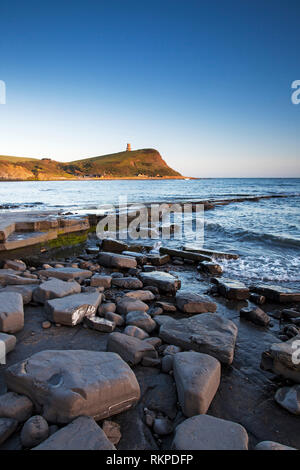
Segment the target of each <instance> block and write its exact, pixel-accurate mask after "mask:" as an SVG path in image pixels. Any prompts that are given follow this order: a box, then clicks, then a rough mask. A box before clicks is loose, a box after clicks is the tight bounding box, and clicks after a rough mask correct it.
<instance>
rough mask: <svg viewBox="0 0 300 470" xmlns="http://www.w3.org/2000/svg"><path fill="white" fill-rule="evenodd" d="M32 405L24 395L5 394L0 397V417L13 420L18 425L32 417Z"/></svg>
mask: <svg viewBox="0 0 300 470" xmlns="http://www.w3.org/2000/svg"><path fill="white" fill-rule="evenodd" d="M32 411H33V404H32V401H31V400H29V398H28V397H26V396H25V395H19V394H18V393H14V392H7V393H5V394H4V395H0V417H1V418H13V419H16V420H17V421H18V422H19V423H22V422H24V421H26V420H27V419H28V418H30V416H31V415H32Z"/></svg>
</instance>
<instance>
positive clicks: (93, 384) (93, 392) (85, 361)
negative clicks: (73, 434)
mask: <svg viewBox="0 0 300 470" xmlns="http://www.w3.org/2000/svg"><path fill="white" fill-rule="evenodd" d="M124 336H126V335H124ZM5 379H6V383H7V387H8V389H9V390H12V391H14V392H16V393H23V394H24V395H26V396H28V397H29V398H30V399H31V400H32V401H33V402H34V404H35V407H36V411H37V412H38V413H39V414H41V415H42V416H43V417H44V418H45V419H46V420H47V421H50V422H52V423H68V422H70V421H72V420H73V419H75V418H77V417H78V416H93V417H94V418H95V419H96V420H101V419H104V418H106V417H108V416H111V415H114V414H117V413H120V412H121V411H124V410H127V409H128V408H130V407H131V406H132V405H134V404H135V403H136V402H137V401H138V399H139V397H140V388H139V385H138V382H137V380H136V377H135V375H134V373H133V372H132V370H131V369H130V367H129V366H128V365H127V364H126V363H125V362H124V361H123V360H122V359H121V358H120V357H119V356H118V355H117V354H113V353H108V352H95V351H86V350H74V351H71V350H70V351H68V350H65V351H56V350H51V351H50V350H49V351H47V350H46V351H41V352H38V353H36V354H34V355H33V356H31V357H29V358H28V359H26V360H23V361H21V362H19V363H17V364H15V365H13V366H11V367H9V368H8V369H6V371H5Z"/></svg>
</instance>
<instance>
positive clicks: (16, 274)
mask: <svg viewBox="0 0 300 470" xmlns="http://www.w3.org/2000/svg"><path fill="white" fill-rule="evenodd" d="M50 256H51V255H50ZM222 256H223V257H224V256H230V254H226V253H218V252H215V253H214V252H210V253H207V252H206V253H203V252H202V253H201V252H195V251H194V252H193V251H189V250H188V249H186V250H168V249H166V248H165V249H162V250H161V253H151V251H150V247H149V246H148V247H146V246H142V245H138V244H135V245H133V244H130V245H128V244H126V243H124V242H121V241H117V240H108V239H106V240H103V241H102V244H101V243H100V246H99V240H98V239H96V237H95V236H93V235H92V234H90V236H89V238H88V242H87V244H86V245H85V247H84V248H83V249H82V252H81V253H80V254H78V255H73V256H71V257H69V258H67V257H64V258H57V259H53V258H52V259H51V257H50V258H49V259H48V260H47V262H45V259H42V258H41V259H40V262H38V261H36V262H35V263H34V264H30V262H28V261H26V263H25V262H24V261H21V260H8V259H7V260H5V261H3V262H2V266H1V269H0V284H1V289H0V300H1V303H0V339H1V340H2V344H5V347H6V353H7V356H6V364H2V365H1V366H0V393H1V395H0V450H5V449H15V450H17V449H18V450H21V449H38V450H39V449H41V450H53V449H70V450H74V449H103V450H104V449H111V450H113V449H119V450H143V449H152V450H158V449H160V450H166V449H174V450H195V449H227V450H242V449H244V450H246V449H254V448H256V449H285V448H294V449H300V435H299V423H300V421H299V419H300V364H297V363H296V362H297V361H295V360H294V359H295V357H294V356H293V354H294V353H295V350H294V346H293V345H294V344H298V343H297V341H299V342H300V304H299V302H300V293H299V292H294V291H291V290H289V289H282V288H281V287H280V286H269V285H268V286H266V285H263V284H257V285H255V286H249V285H244V284H243V283H241V282H240V281H239V280H237V279H226V278H224V277H223V276H222V268H221V266H220V265H219V264H218V258H220V257H222ZM234 256H236V255H234ZM87 435H88V436H89V439H87V437H86V436H87ZM229 436H230V438H229Z"/></svg>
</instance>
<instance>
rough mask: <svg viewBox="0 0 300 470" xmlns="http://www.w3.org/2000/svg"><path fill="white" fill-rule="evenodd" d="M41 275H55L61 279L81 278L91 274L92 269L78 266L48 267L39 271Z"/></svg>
mask: <svg viewBox="0 0 300 470" xmlns="http://www.w3.org/2000/svg"><path fill="white" fill-rule="evenodd" d="M39 274H40V275H41V276H45V277H56V278H57V279H61V280H62V281H68V280H69V279H73V280H75V279H78V280H81V281H82V280H83V279H87V278H89V277H91V276H92V274H93V273H92V271H89V270H88V269H79V268H48V269H42V270H40V271H39Z"/></svg>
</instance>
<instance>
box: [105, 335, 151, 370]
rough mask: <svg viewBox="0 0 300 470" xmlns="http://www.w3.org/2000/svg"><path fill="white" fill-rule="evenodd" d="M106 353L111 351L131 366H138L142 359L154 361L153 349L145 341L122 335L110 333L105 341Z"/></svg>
mask: <svg viewBox="0 0 300 470" xmlns="http://www.w3.org/2000/svg"><path fill="white" fill-rule="evenodd" d="M107 351H112V352H115V353H117V354H119V356H121V358H122V359H124V361H126V362H128V363H129V364H131V365H135V364H138V363H139V362H141V360H142V359H143V358H144V357H151V358H154V359H156V358H157V352H156V350H155V348H154V347H153V346H152V345H151V344H150V343H147V342H146V341H142V340H140V339H139V338H136V337H134V336H129V335H127V334H124V333H117V332H114V333H111V334H110V335H109V337H108V341H107Z"/></svg>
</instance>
